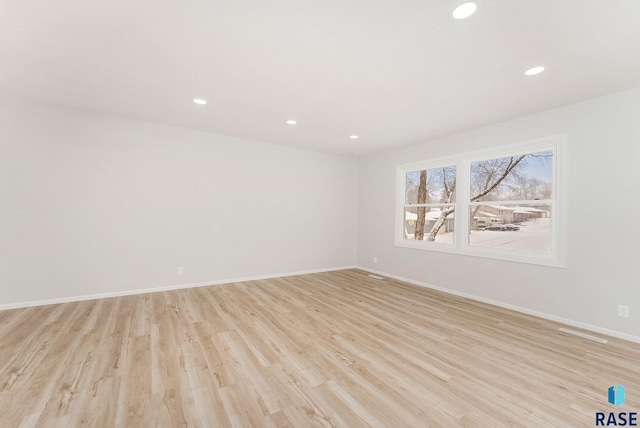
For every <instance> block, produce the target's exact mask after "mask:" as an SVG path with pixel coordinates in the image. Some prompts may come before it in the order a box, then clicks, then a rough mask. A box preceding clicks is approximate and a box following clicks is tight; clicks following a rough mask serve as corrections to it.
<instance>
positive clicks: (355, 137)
mask: <svg viewBox="0 0 640 428" xmlns="http://www.w3.org/2000/svg"><path fill="white" fill-rule="evenodd" d="M349 138H351V139H352V140H356V139H358V136H357V135H349Z"/></svg>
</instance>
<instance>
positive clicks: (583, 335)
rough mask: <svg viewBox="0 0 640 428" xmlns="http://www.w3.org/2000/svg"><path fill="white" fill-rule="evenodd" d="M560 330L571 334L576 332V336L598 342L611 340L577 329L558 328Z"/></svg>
mask: <svg viewBox="0 0 640 428" xmlns="http://www.w3.org/2000/svg"><path fill="white" fill-rule="evenodd" d="M558 330H560V331H563V332H565V333H569V334H574V335H576V336H580V337H584V338H585V339H589V340H594V341H596V342H600V343H607V342H609V341H608V340H606V339H601V338H599V337H595V336H590V335H588V334H584V333H580V332H579V331H575V330H569V329H568V328H560V329H558Z"/></svg>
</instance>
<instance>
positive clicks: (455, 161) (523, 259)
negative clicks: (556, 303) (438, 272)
mask: <svg viewBox="0 0 640 428" xmlns="http://www.w3.org/2000/svg"><path fill="white" fill-rule="evenodd" d="M547 150H551V151H553V160H554V162H553V199H551V200H545V201H536V203H538V202H539V203H550V205H551V206H552V213H553V214H552V216H551V222H552V223H551V230H552V234H551V239H552V242H551V248H552V249H551V252H550V253H549V254H536V253H530V252H526V251H518V250H512V249H499V248H487V247H478V246H471V245H469V242H468V236H469V209H468V208H469V207H470V206H472V204H473V203H472V202H466V201H469V199H470V193H471V191H470V179H469V174H470V168H471V163H472V162H477V161H481V160H486V159H496V158H500V157H507V156H513V155H517V154H524V153H536V152H541V151H547ZM566 152H567V135H566V134H560V135H552V136H549V137H544V138H538V139H535V140H528V141H523V142H519V143H515V144H508V145H503V146H499V147H493V148H488V149H484V150H478V151H474V152H467V153H462V154H459V155H456V156H448V157H442V158H437V159H432V160H428V161H422V162H413V163H409V164H404V165H398V166H397V167H396V186H397V187H396V218H395V223H396V224H395V245H396V246H398V247H405V248H413V249H421V250H428V251H438V252H445V253H452V254H460V255H465V256H474V257H484V258H490V259H498V260H507V261H513V262H520V263H531V264H537V265H543V266H553V267H566V250H565V248H566V245H565V242H566V219H567V212H566V211H567V210H566V203H565V199H566V194H567V192H566V176H567V160H566V158H567V153H566ZM454 165H455V166H456V182H457V188H456V202H455V204H453V205H455V207H456V210H455V218H454V222H455V223H454V224H455V233H454V242H453V244H449V243H439V242H428V241H414V240H409V239H405V237H404V222H405V213H404V209H405V191H406V177H407V172H411V171H418V170H423V169H433V168H439V167H444V166H454ZM512 202H515V201H509V204H511V203H512ZM529 203H530V202H529ZM437 205H441V204H437Z"/></svg>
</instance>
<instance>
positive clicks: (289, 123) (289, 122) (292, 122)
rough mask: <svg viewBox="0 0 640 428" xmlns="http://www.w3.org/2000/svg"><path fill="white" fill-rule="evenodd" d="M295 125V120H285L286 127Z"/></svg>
mask: <svg viewBox="0 0 640 428" xmlns="http://www.w3.org/2000/svg"><path fill="white" fill-rule="evenodd" d="M296 123H298V122H296V121H295V120H287V125H295V124H296Z"/></svg>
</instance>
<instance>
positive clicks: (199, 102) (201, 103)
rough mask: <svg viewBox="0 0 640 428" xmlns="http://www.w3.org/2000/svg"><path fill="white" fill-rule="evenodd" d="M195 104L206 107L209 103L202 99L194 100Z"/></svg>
mask: <svg viewBox="0 0 640 428" xmlns="http://www.w3.org/2000/svg"><path fill="white" fill-rule="evenodd" d="M193 102H194V103H196V104H200V105H205V104H206V103H207V101H206V100H203V99H202V98H194V99H193Z"/></svg>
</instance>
